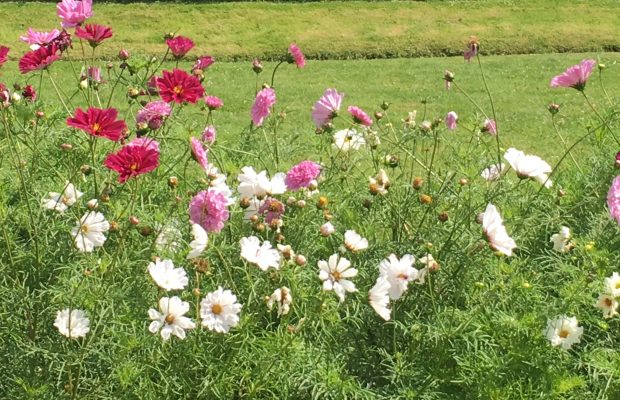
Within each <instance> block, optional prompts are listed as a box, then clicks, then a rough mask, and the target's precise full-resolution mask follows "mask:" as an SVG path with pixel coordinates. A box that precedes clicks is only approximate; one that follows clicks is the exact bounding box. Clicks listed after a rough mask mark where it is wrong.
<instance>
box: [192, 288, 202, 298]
mask: <svg viewBox="0 0 620 400" xmlns="http://www.w3.org/2000/svg"><path fill="white" fill-rule="evenodd" d="M192 293H194V296H196V297H200V295H201V294H202V293H200V288H194V289H193V290H192Z"/></svg>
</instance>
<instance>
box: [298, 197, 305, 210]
mask: <svg viewBox="0 0 620 400" xmlns="http://www.w3.org/2000/svg"><path fill="white" fill-rule="evenodd" d="M297 207H299V208H304V207H306V200H303V199H301V200H297Z"/></svg>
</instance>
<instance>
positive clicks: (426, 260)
mask: <svg viewBox="0 0 620 400" xmlns="http://www.w3.org/2000/svg"><path fill="white" fill-rule="evenodd" d="M418 261H419V262H420V264H423V265H426V266H425V267H424V268H422V269H421V270H419V271H418V280H417V282H416V283H417V284H418V285H423V284H424V279H425V278H426V274H427V273H428V271H437V270H438V269H439V263H438V262H437V261H435V258H433V255H432V254H430V253H428V254H426V255H425V256H424V257H422V258H420V259H419V260H418Z"/></svg>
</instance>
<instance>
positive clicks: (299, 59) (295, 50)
mask: <svg viewBox="0 0 620 400" xmlns="http://www.w3.org/2000/svg"><path fill="white" fill-rule="evenodd" d="M288 52H289V53H290V55H291V56H292V59H291V60H290V61H289V62H294V63H295V65H297V68H303V67H305V66H306V57H304V53H302V52H301V49H300V48H299V46H297V44H296V43H291V45H290V46H289V47H288Z"/></svg>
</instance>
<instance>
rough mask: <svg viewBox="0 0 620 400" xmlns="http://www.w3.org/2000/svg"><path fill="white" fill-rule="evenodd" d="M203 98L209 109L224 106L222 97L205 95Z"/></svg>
mask: <svg viewBox="0 0 620 400" xmlns="http://www.w3.org/2000/svg"><path fill="white" fill-rule="evenodd" d="M204 100H205V104H206V105H207V108H208V109H209V110H217V109H218V108H222V107H223V106H224V102H223V101H222V99H220V98H219V97H216V96H205V98H204Z"/></svg>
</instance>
